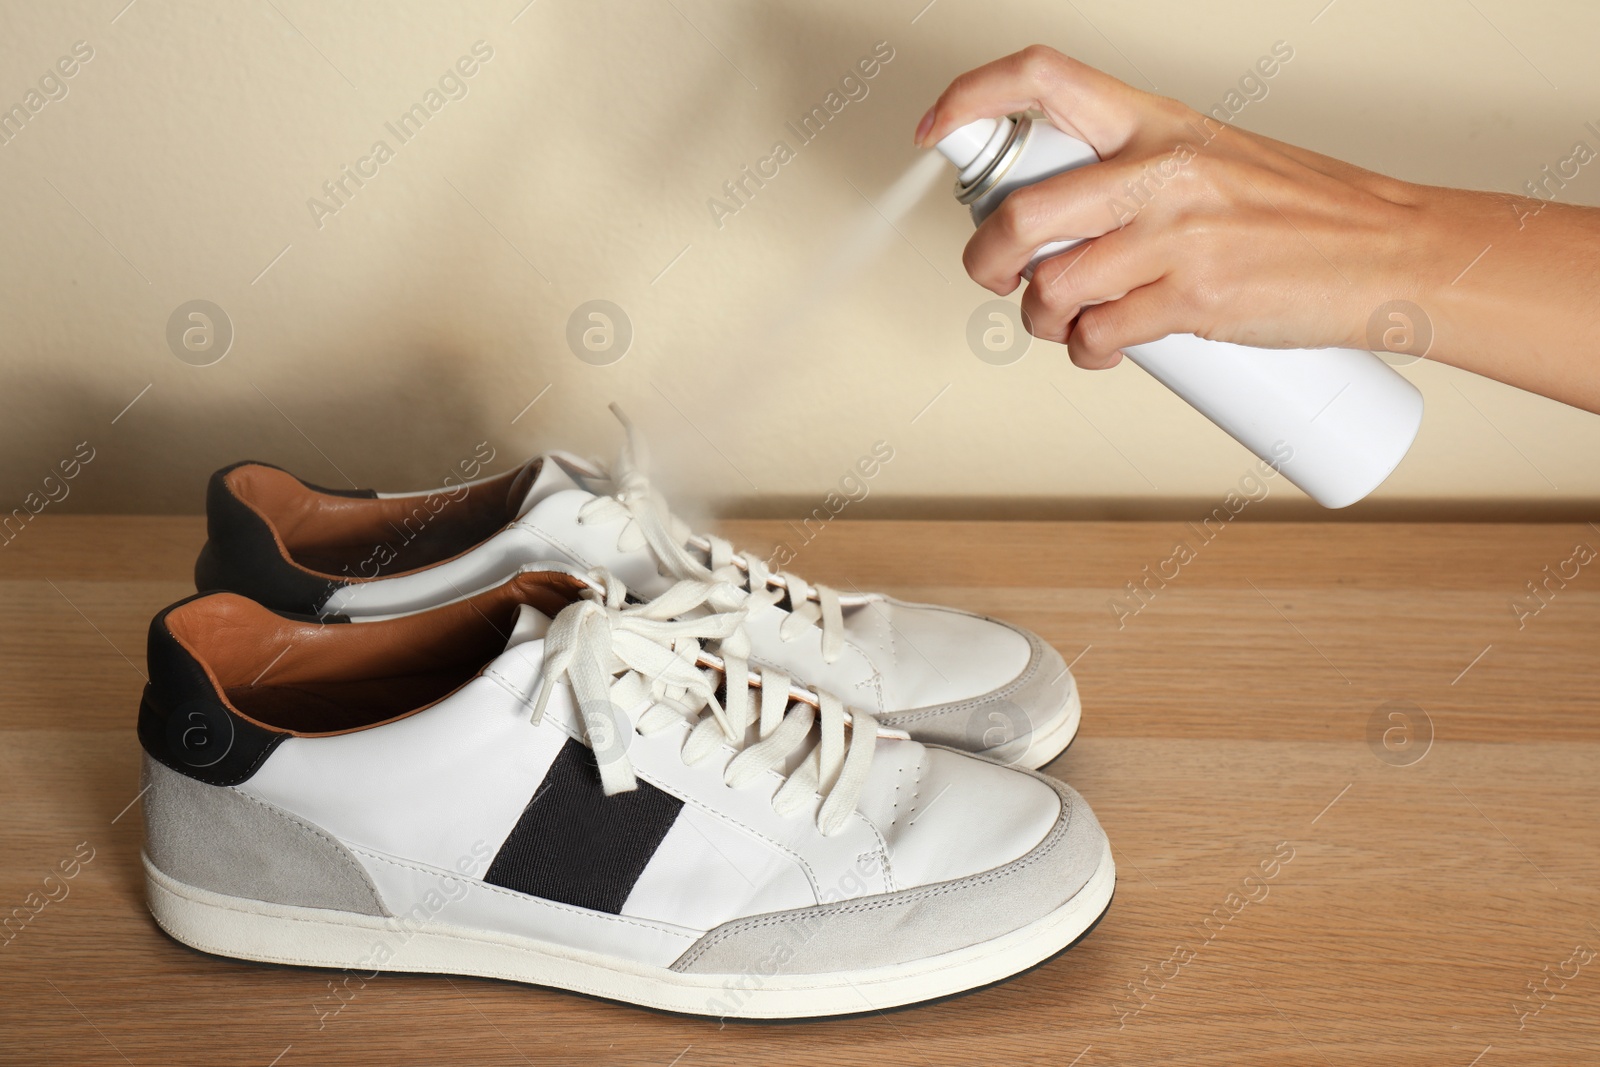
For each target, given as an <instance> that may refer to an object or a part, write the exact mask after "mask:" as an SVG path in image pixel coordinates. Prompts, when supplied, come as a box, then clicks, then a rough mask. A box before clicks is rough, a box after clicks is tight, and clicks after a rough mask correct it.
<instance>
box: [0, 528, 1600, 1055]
mask: <svg viewBox="0 0 1600 1067" xmlns="http://www.w3.org/2000/svg"><path fill="white" fill-rule="evenodd" d="M724 527H725V531H726V532H728V533H730V534H731V535H733V536H734V537H735V538H736V539H737V540H739V541H740V542H742V543H746V544H750V545H751V546H753V547H761V546H764V545H769V544H771V543H773V542H775V541H777V540H783V539H786V540H788V541H789V542H790V543H791V547H798V549H799V552H798V558H797V559H796V561H795V563H794V564H793V569H795V570H796V571H798V572H799V573H802V574H805V575H806V576H807V577H809V578H812V579H814V580H821V581H829V582H834V583H837V584H839V585H840V586H842V587H844V588H850V587H851V586H852V585H859V586H860V587H862V588H868V589H883V590H886V591H889V592H892V593H895V594H897V595H901V596H906V597H910V598H913V599H927V600H935V601H941V602H946V603H951V604H955V605H958V606H961V607H965V608H969V609H972V610H977V611H984V612H990V613H993V614H997V615H1002V616H1005V617H1008V618H1011V619H1014V620H1016V621H1018V622H1020V623H1023V624H1025V625H1028V626H1031V627H1034V628H1036V629H1037V630H1039V632H1041V633H1042V634H1044V636H1045V637H1046V638H1047V639H1049V640H1050V641H1052V642H1053V643H1055V644H1056V646H1057V647H1059V648H1060V649H1061V650H1062V652H1063V653H1064V654H1065V655H1066V656H1067V658H1068V659H1072V658H1073V657H1079V658H1078V660H1077V664H1076V666H1075V667H1074V671H1075V673H1076V674H1077V675H1078V677H1079V679H1080V682H1081V685H1082V688H1083V692H1084V704H1085V716H1084V726H1083V732H1082V734H1081V736H1080V740H1079V741H1078V742H1077V743H1076V744H1075V745H1074V746H1073V747H1072V749H1071V750H1070V751H1069V752H1068V753H1067V754H1066V755H1065V756H1064V757H1062V758H1061V759H1060V760H1058V761H1056V762H1055V763H1054V764H1053V765H1052V766H1051V767H1050V768H1049V771H1050V773H1053V774H1056V775H1059V776H1061V777H1063V778H1065V779H1066V780H1068V781H1070V782H1072V783H1073V784H1074V785H1075V786H1076V787H1077V788H1078V789H1079V790H1080V791H1081V792H1083V793H1084V795H1085V796H1087V797H1088V798H1089V800H1090V802H1091V803H1092V804H1093V805H1094V807H1095V810H1096V812H1097V813H1098V814H1099V816H1100V818H1101V821H1102V822H1103V823H1104V824H1105V826H1106V829H1107V832H1108V833H1109V834H1110V835H1111V840H1112V844H1113V846H1114V847H1115V849H1116V854H1117V859H1118V863H1119V885H1118V890H1117V897H1116V900H1115V902H1114V903H1113V905H1112V908H1111V911H1110V912H1109V913H1108V915H1107V917H1106V919H1105V921H1104V922H1103V923H1102V924H1101V925H1100V926H1099V927H1098V928H1097V929H1096V930H1095V932H1094V933H1093V934H1091V935H1090V936H1089V937H1088V938H1087V939H1086V940H1085V941H1084V942H1083V943H1082V944H1080V945H1079V946H1078V947H1077V948H1075V949H1073V950H1072V951H1070V952H1068V953H1066V954H1065V955H1063V956H1061V957H1059V958H1058V959H1056V960H1054V961H1052V962H1051V963H1049V964H1047V965H1045V966H1044V967H1042V968H1040V969H1039V970H1037V971H1035V972H1033V973H1031V974H1029V975H1026V976H1024V977H1022V978H1019V979H1016V980H1014V981H1012V982H1008V983H1006V984H1003V985H1001V986H998V987H995V988H993V989H989V990H986V991H983V992H979V993H975V994H972V995H969V996H965V997H960V998H956V999H954V1000H951V1001H948V1002H945V1003H941V1004H937V1005H932V1006H929V1007H925V1008H917V1009H912V1010H907V1011H901V1012H892V1013H889V1014H880V1015H873V1016H869V1017H866V1018H860V1019H849V1020H838V1021H833V1022H822V1023H808V1024H790V1025H757V1024H735V1023H730V1024H727V1025H725V1026H723V1025H719V1024H718V1023H716V1022H714V1021H712V1022H708V1021H704V1020H698V1019H688V1018H677V1017H672V1016H666V1015H661V1014H657V1013H652V1012H646V1011H641V1010H637V1009H633V1008H629V1007H624V1006H620V1005H615V1004H608V1003H603V1002H599V1001H595V1000H590V999H587V998H583V997H578V996H572V995H568V994H563V993H557V992H551V991H546V990H539V989H529V988H525V987H519V986H513V985H510V984H506V983H497V982H489V981H479V980H475V979H462V978H445V977H433V976H381V977H379V978H377V979H375V980H373V981H371V982H369V983H367V984H366V985H365V986H363V987H360V988H359V990H358V991H357V992H355V993H354V995H353V996H349V999H348V1001H346V1002H344V1003H343V1005H342V1007H341V1009H340V1010H339V1011H338V1012H337V1013H336V1014H331V1015H327V1016H326V1017H325V1018H323V1019H322V1021H321V1023H320V1025H319V1014H321V1013H326V1012H327V1011H328V1009H329V1007H330V1004H331V1003H333V1002H330V1001H329V1000H328V999H327V998H328V996H329V982H330V979H332V978H334V977H337V976H336V975H335V974H334V973H332V972H318V971H305V970H296V969H291V968H281V967H267V966H257V965H252V964H245V963H240V962H235V961H230V960H223V959H215V958H211V957H208V956H205V955H202V954H200V953H196V952H193V951H191V950H189V949H187V948H184V947H183V946H181V945H178V944H176V943H174V942H173V941H171V940H170V939H168V938H167V937H166V936H165V935H163V934H162V933H160V932H159V930H157V929H156V927H155V926H154V924H153V923H152V922H151V920H150V918H149V915H148V913H147V912H146V911H145V909H144V904H143V899H142V893H143V888H142V875H141V873H140V869H139V860H138V850H139V837H140V818H139V815H140V813H139V808H138V804H137V802H136V794H137V791H138V786H137V779H138V769H137V764H138V758H137V743H136V741H135V739H134V735H133V724H134V714H135V709H136V706H137V701H138V693H139V687H140V686H141V685H142V683H143V677H142V671H143V666H144V665H143V644H144V630H145V626H146V624H147V622H148V620H149V617H150V615H151V614H152V613H154V611H156V610H157V609H158V608H160V607H162V606H163V605H165V604H166V603H167V602H169V601H171V600H173V599H176V598H178V597H180V596H183V595H185V594H186V593H187V592H188V591H189V589H190V585H189V567H190V565H191V563H192V560H193V555H194V552H195V551H196V549H197V548H198V546H199V543H200V541H201V539H202V537H203V527H202V524H201V522H200V520H198V519H195V518H191V517H183V518H129V517H119V518H93V517H55V516H44V517H41V518H40V519H39V520H38V521H37V522H35V523H33V524H32V525H30V526H29V527H28V529H27V530H26V531H25V533H24V534H23V535H22V536H21V537H19V538H18V539H17V540H16V541H15V542H13V543H11V544H9V545H7V546H6V547H4V548H0V666H3V672H4V673H3V680H4V688H3V691H0V729H3V730H4V734H3V745H0V796H3V797H4V803H5V808H4V810H5V812H6V813H7V818H6V820H5V823H4V831H3V835H4V836H3V845H4V857H5V858H4V863H3V864H0V915H4V914H7V913H9V912H10V909H11V908H13V907H21V908H24V911H25V913H29V914H32V912H33V908H32V907H29V906H28V905H27V904H26V903H25V902H27V901H29V900H30V899H31V900H33V901H34V902H35V904H34V907H37V901H39V900H41V899H44V891H45V889H46V888H47V887H48V888H49V889H50V891H51V893H53V894H55V895H57V896H61V894H62V892H63V889H64V890H65V895H64V896H63V897H62V899H59V900H55V901H52V902H50V903H47V904H44V905H43V906H42V907H41V908H39V910H38V911H37V913H36V914H33V915H32V918H31V919H30V920H29V921H28V922H27V923H26V925H24V926H22V927H21V928H20V929H15V928H14V929H13V930H12V931H11V932H12V933H13V934H14V937H13V938H12V939H11V940H10V941H9V942H7V943H6V944H5V945H4V947H0V1062H4V1063H17V1064H23V1063H26V1064H54V1063H63V1064H100V1063H107V1064H122V1063H133V1064H141V1065H143V1064H189V1063H193V1064H219V1063H226V1064H256V1065H262V1067H265V1065H267V1064H272V1063H277V1064H279V1065H280V1067H296V1065H299V1064H342V1063H352V1064H374V1063H391V1062H393V1063H400V1062H428V1063H446V1062H448V1063H473V1064H546V1063H562V1064H565V1063H573V1064H586V1065H591V1064H596V1063H604V1064H610V1063H619V1064H641V1065H652V1067H669V1065H677V1067H695V1065H700V1064H743V1063H751V1062H759V1063H767V1064H791V1063H792V1064H806V1065H813V1067H815V1065H821V1064H830V1063H839V1064H871V1065H874V1067H878V1065H882V1064H885V1063H902V1062H903V1063H911V1064H941V1065H942V1064H969V1063H998V1062H1005V1063H1040V1064H1047V1063H1048V1064H1070V1063H1077V1064H1079V1065H1081V1067H1089V1065H1092V1064H1104V1063H1155V1062H1165V1063H1186V1064H1188V1063H1192V1064H1229V1065H1237V1064H1272V1065H1280V1064H1286V1063H1294V1064H1298V1063H1310V1064H1321V1063H1327V1064H1338V1065H1343V1064H1357V1063H1362V1064H1365V1063H1372V1062H1382V1063H1388V1064H1409V1063H1419V1064H1420V1063H1439V1064H1458V1065H1460V1067H1467V1065H1469V1064H1473V1063H1477V1064H1480V1065H1481V1067H1495V1065H1498V1064H1503V1063H1513V1062H1515V1063H1551V1064H1556V1063H1574V1062H1583V1061H1587V1062H1594V1061H1595V1060H1596V1058H1597V1057H1600V1036H1597V1035H1600V957H1596V958H1594V960H1593V962H1589V963H1586V964H1581V965H1580V964H1575V963H1572V962H1568V961H1569V960H1573V959H1575V957H1574V955H1573V954H1574V949H1575V947H1578V946H1582V947H1583V948H1584V949H1585V950H1600V925H1597V924H1600V888H1597V886H1600V830H1597V820H1596V816H1597V814H1600V776H1597V775H1596V755H1597V754H1600V714H1597V712H1600V662H1597V659H1596V649H1597V647H1600V574H1591V573H1590V570H1591V569H1597V570H1600V561H1597V562H1596V563H1595V564H1592V565H1590V566H1586V567H1584V568H1583V569H1582V570H1581V571H1580V573H1579V574H1578V576H1577V577H1575V578H1573V579H1571V580H1570V581H1568V582H1567V583H1566V585H1565V586H1564V587H1562V588H1559V589H1558V590H1557V591H1556V592H1555V593H1554V594H1553V595H1550V594H1547V603H1546V604H1545V606H1544V607H1543V608H1542V609H1541V610H1540V611H1539V612H1538V613H1537V614H1535V615H1532V616H1525V617H1523V618H1521V619H1519V618H1518V616H1517V614H1516V613H1515V612H1514V611H1513V610H1512V606H1511V605H1512V603H1513V601H1514V600H1515V599H1516V598H1518V597H1519V596H1524V595H1525V594H1526V587H1525V583H1526V582H1528V581H1530V580H1532V581H1535V582H1537V581H1539V580H1540V579H1541V578H1542V577H1543V568H1544V567H1545V566H1546V565H1547V564H1548V565H1552V566H1554V565H1557V564H1559V563H1560V562H1561V561H1563V560H1566V559H1567V558H1568V557H1569V556H1570V555H1571V553H1572V549H1573V546H1574V545H1575V544H1577V543H1579V542H1584V543H1588V544H1593V545H1597V546H1600V533H1597V531H1596V530H1595V529H1594V528H1593V527H1590V526H1588V525H1581V524H1573V525H1565V526H1563V525H1553V524H1552V525H1526V526H1473V525H1449V526H1443V525H1436V526H1430V525H1416V524H1382V525H1380V524H1372V525H1365V524H1337V525H1316V524H1272V523H1243V522H1241V523H1239V524H1237V525H1235V526H1231V527H1229V528H1228V529H1227V530H1226V531H1225V532H1223V533H1222V534H1221V535H1219V536H1218V537H1216V539H1215V540H1213V541H1210V542H1208V543H1204V544H1203V545H1200V546H1198V547H1197V549H1196V551H1195V553H1194V558H1193V559H1192V560H1191V561H1189V562H1188V563H1186V564H1184V565H1183V566H1182V567H1181V569H1180V570H1179V572H1178V574H1177V577H1175V578H1173V579H1171V580H1169V581H1167V582H1166V584H1165V585H1164V586H1162V587H1159V588H1157V589H1156V591H1155V593H1154V595H1153V597H1152V598H1151V599H1150V600H1149V602H1148V604H1147V606H1145V607H1144V608H1143V609H1142V610H1140V611H1139V612H1138V613H1137V614H1134V615H1131V616H1124V617H1122V618H1120V619H1119V617H1118V615H1117V614H1116V613H1114V612H1113V611H1112V609H1111V608H1110V607H1109V606H1108V605H1109V602H1110V601H1111V600H1112V599H1113V598H1114V597H1115V596H1116V595H1117V591H1118V590H1119V589H1122V588H1123V587H1124V583H1126V582H1129V581H1135V582H1137V581H1139V580H1140V578H1141V576H1142V575H1143V573H1144V572H1143V568H1144V567H1145V566H1146V565H1147V564H1149V565H1151V566H1152V567H1154V566H1156V565H1157V564H1158V563H1160V562H1161V561H1163V560H1165V559H1167V558H1169V556H1170V555H1171V553H1172V549H1173V545H1174V542H1175V541H1176V540H1177V539H1179V538H1183V537H1185V536H1188V537H1189V538H1190V539H1191V541H1193V540H1194V539H1195V537H1194V534H1193V533H1192V531H1191V532H1189V533H1187V534H1186V533H1185V530H1186V529H1187V528H1186V527H1185V526H1184V525H1183V524H1180V523H916V522H870V523H869V522H851V521H839V522H835V523H832V524H830V525H828V526H827V527H825V528H823V529H822V531H821V532H820V533H818V534H817V535H816V536H815V537H814V539H813V540H811V541H810V542H809V543H805V544H804V545H798V546H797V542H798V540H799V538H798V537H797V535H796V534H795V532H794V530H793V528H792V527H789V526H788V525H786V524H781V523H773V522H738V523H726V524H724ZM1396 702H1404V703H1396ZM1391 705H1392V707H1391ZM1393 708H1406V709H1411V710H1410V714H1411V715H1412V716H1413V718H1414V719H1415V720H1416V721H1417V722H1419V723H1420V722H1422V721H1424V720H1423V716H1425V717H1426V721H1427V722H1429V723H1431V727H1432V732H1433V735H1434V738H1433V741H1432V745H1431V748H1429V749H1428V750H1427V752H1426V755H1425V756H1423V757H1422V758H1421V759H1420V760H1419V761H1417V762H1414V763H1410V764H1407V765H1397V763H1395V762H1393V761H1394V760H1395V759H1396V758H1397V757H1395V756H1394V755H1392V754H1390V753H1389V750H1387V749H1385V748H1384V747H1383V746H1382V744H1381V743H1374V742H1372V741H1370V740H1369V728H1370V724H1371V723H1372V721H1373V718H1374V716H1375V715H1378V716H1380V726H1381V725H1385V724H1386V723H1387V720H1384V719H1382V718H1381V716H1382V715H1383V714H1386V711H1385V710H1384V709H1389V710H1393ZM1381 754H1387V755H1388V756H1389V759H1390V760H1391V762H1385V760H1384V759H1383V758H1380V755H1381ZM75 849H79V854H80V855H82V854H87V850H89V849H92V850H93V858H92V859H91V860H89V861H88V862H87V863H85V864H82V865H81V869H79V871H78V873H77V875H76V877H73V878H70V879H63V878H61V877H60V876H59V875H57V877H56V878H53V879H50V880H49V881H47V876H50V875H51V873H52V872H53V871H59V870H60V865H61V864H62V863H63V862H66V863H68V865H69V867H70V866H71V860H72V858H73V856H74V850H75ZM1285 849H1287V850H1291V851H1292V859H1290V860H1289V861H1288V862H1285V863H1282V864H1280V865H1279V867H1278V868H1277V873H1276V875H1275V876H1274V877H1272V878H1271V879H1267V880H1265V881H1263V880H1261V879H1253V880H1252V881H1251V882H1246V881H1245V879H1246V877H1247V876H1248V875H1251V874H1252V873H1253V872H1257V871H1259V869H1260V866H1259V865H1260V864H1261V862H1262V861H1263V860H1266V859H1269V858H1270V857H1272V856H1273V855H1274V854H1275V853H1276V854H1280V855H1281V854H1283V850H1285ZM1263 892H1264V895H1263ZM33 893H39V894H40V896H37V897H32V898H30V894H33ZM1245 896H1252V897H1255V898H1256V899H1255V900H1254V901H1253V902H1250V903H1247V904H1242V905H1241V904H1238V901H1240V900H1242V899H1244V897H1245ZM1230 905H1232V906H1230ZM1219 909H1220V910H1219ZM1219 915H1220V916H1222V917H1223V918H1218V917H1217V916H1219ZM1208 918H1209V920H1210V921H1209V922H1208V921H1207V920H1208ZM1576 958H1578V959H1581V958H1582V956H1581V954H1580V956H1579V957H1576ZM1179 961H1182V962H1179ZM1575 969H1576V971H1577V973H1576V974H1575V975H1574V974H1573V971H1574V970H1575ZM1562 972H1564V973H1565V974H1566V975H1567V976H1568V977H1567V978H1565V979H1563V978H1560V977H1556V975H1558V974H1559V973H1562ZM1547 979H1548V985H1547V987H1546V989H1547V991H1546V992H1544V994H1543V995H1542V997H1539V998H1535V997H1533V996H1531V995H1530V993H1529V983H1530V982H1531V983H1540V982H1545V981H1546V980H1547ZM1136 990H1139V991H1136ZM347 996H348V994H347ZM1533 1009H1538V1010H1537V1011H1536V1012H1535V1011H1534V1010H1533Z"/></svg>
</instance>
